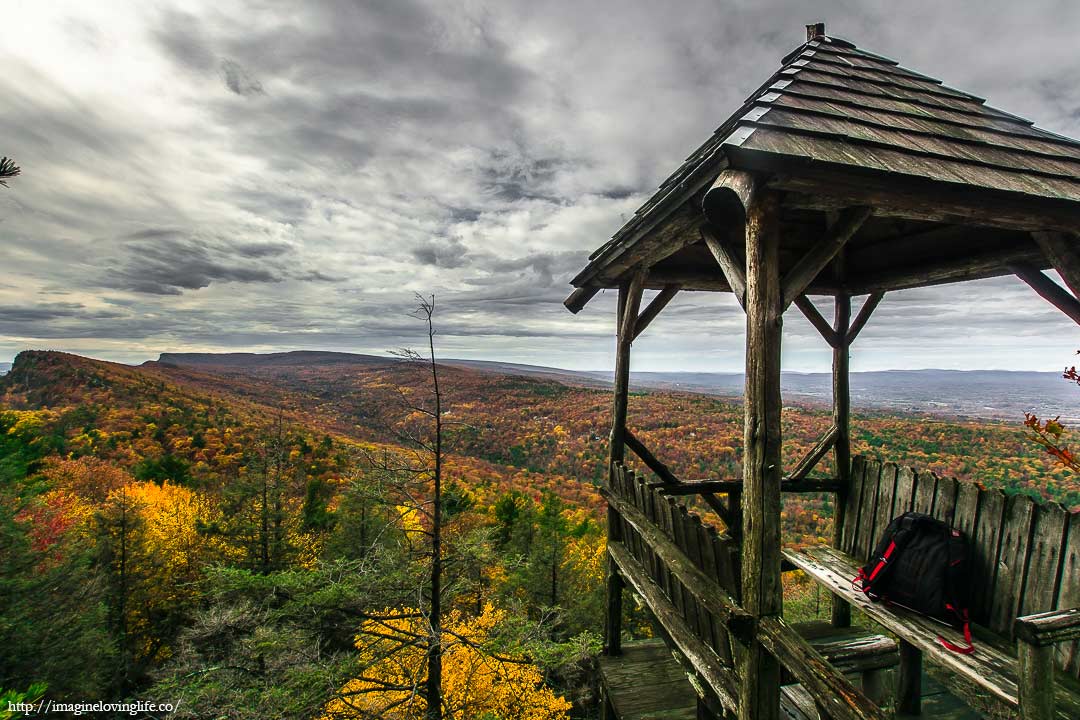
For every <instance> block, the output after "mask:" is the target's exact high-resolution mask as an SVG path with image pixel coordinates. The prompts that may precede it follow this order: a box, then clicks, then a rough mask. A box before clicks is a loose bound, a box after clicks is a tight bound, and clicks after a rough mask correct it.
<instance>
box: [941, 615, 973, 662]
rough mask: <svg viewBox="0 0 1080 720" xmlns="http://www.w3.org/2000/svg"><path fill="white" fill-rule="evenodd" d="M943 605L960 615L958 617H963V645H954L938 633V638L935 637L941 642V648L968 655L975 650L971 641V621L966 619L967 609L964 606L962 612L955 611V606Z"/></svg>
mask: <svg viewBox="0 0 1080 720" xmlns="http://www.w3.org/2000/svg"><path fill="white" fill-rule="evenodd" d="M945 607H946V608H947V609H949V610H952V611H953V612H954V613H956V614H957V615H958V616H960V618H962V619H963V621H964V645H963V646H961V645H955V644H953V643H951V642H949V641H948V640H946V639H945V638H943V637H941V636H940V635H938V638H937V640H938V642H939V643H941V646H942V647H943V648H945V649H946V650H948V651H950V652H954V653H957V654H959V655H970V654H971V653H973V652H975V646H974V645H973V644H972V643H971V622H970V621H969V620H968V611H967V609H966V608H965V609H964V611H963V613H960V612H957V611H956V608H954V607H953V606H952V605H948V604H947V605H945Z"/></svg>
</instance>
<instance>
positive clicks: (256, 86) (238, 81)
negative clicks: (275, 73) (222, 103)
mask: <svg viewBox="0 0 1080 720" xmlns="http://www.w3.org/2000/svg"><path fill="white" fill-rule="evenodd" d="M220 67H221V79H222V80H224V81H225V87H227V88H229V90H231V91H232V92H234V93H236V94H237V95H243V96H247V95H264V94H266V91H265V90H263V86H262V83H261V82H259V81H258V80H256V79H255V78H253V77H251V75H249V74H248V71H247V70H245V69H244V68H242V67H241V66H240V63H238V62H234V61H233V60H229V59H228V58H226V59H223V60H222V61H221V66H220Z"/></svg>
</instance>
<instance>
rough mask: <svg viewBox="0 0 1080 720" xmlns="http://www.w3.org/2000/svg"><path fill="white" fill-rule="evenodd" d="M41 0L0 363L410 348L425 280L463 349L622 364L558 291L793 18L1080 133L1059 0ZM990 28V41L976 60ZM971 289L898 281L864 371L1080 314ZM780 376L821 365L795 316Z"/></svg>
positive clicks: (771, 54)
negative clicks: (672, 0)
mask: <svg viewBox="0 0 1080 720" xmlns="http://www.w3.org/2000/svg"><path fill="white" fill-rule="evenodd" d="M37 5H40V6H41V7H40V8H39V7H37ZM37 5H33V4H31V5H27V6H24V7H20V9H19V10H18V11H16V12H18V13H20V14H25V17H20V22H25V23H26V24H27V25H28V26H32V29H33V30H34V32H33V33H27V36H28V37H29V36H32V37H34V38H35V44H34V45H29V44H11V45H10V47H11V49H10V50H0V62H2V63H3V66H4V68H5V72H4V73H3V75H0V93H2V94H3V96H4V99H5V100H4V107H3V109H2V110H0V138H2V140H0V143H2V144H3V147H0V153H2V154H5V155H11V156H14V157H15V158H16V159H17V160H18V161H19V162H20V164H21V165H22V166H23V168H24V175H23V176H21V177H19V178H18V179H17V182H15V183H13V184H12V188H11V189H10V190H8V191H3V192H0V232H2V233H3V242H2V243H0V359H6V356H9V355H12V354H14V352H16V351H17V350H18V349H20V348H22V347H27V346H40V345H50V346H55V347H61V348H68V349H71V350H75V351H83V352H90V353H92V354H97V355H99V356H104V357H112V358H116V359H120V360H139V359H144V358H145V357H149V356H152V355H154V354H155V353H156V351H158V350H160V349H162V348H165V347H168V348H171V349H183V348H185V347H188V348H193V349H200V350H207V349H213V348H217V347H220V348H227V349H256V350H272V349H289V348H296V347H302V348H326V349H336V350H357V351H368V352H379V351H381V350H382V349H385V348H388V347H399V346H402V345H409V344H411V343H413V342H415V337H416V336H417V335H418V334H419V333H420V330H421V329H420V328H419V327H418V325H417V323H416V321H415V320H414V319H412V318H410V317H409V316H408V310H409V309H410V308H411V306H412V293H413V292H414V291H425V292H435V293H437V294H438V296H439V298H440V308H441V310H440V335H439V337H440V341H441V342H442V343H444V345H443V352H444V353H446V354H453V355H457V356H463V357H490V358H495V359H505V360H515V361H521V362H542V363H548V364H562V365H568V366H575V367H591V368H602V367H609V366H610V364H611V351H612V341H611V338H612V332H613V325H614V293H612V292H606V293H603V294H601V295H600V296H598V297H597V298H596V299H595V300H594V301H593V302H592V304H590V306H589V307H588V308H587V309H586V310H585V311H584V312H583V313H582V314H581V315H580V316H576V317H575V316H571V315H570V314H569V313H567V312H566V311H565V309H564V308H563V307H562V305H561V301H562V299H563V297H565V295H566V293H567V292H568V290H569V288H568V286H567V284H566V283H567V281H568V280H569V278H570V277H571V276H572V275H573V274H574V273H575V272H576V271H577V270H578V269H580V267H581V266H582V265H583V264H584V263H585V262H586V258H587V256H588V253H589V252H591V251H592V250H593V249H595V248H596V247H597V246H599V245H600V244H602V243H603V242H604V241H605V240H606V239H607V238H608V237H610V235H611V234H612V233H613V232H614V231H615V230H616V229H617V228H618V227H619V226H620V225H621V224H622V223H623V222H624V221H625V220H626V219H627V218H629V217H630V216H631V214H632V213H633V212H634V210H635V209H636V208H637V207H638V206H639V205H640V204H641V203H642V202H643V201H644V200H645V199H646V198H647V197H648V196H649V194H650V193H651V192H652V190H653V188H655V187H656V185H657V183H658V182H659V181H661V180H662V179H663V178H664V177H665V176H666V175H667V174H668V173H669V172H670V171H671V170H673V169H674V168H675V167H676V166H678V164H679V163H680V162H681V161H682V160H683V158H685V157H686V155H687V153H688V152H690V151H691V150H692V149H693V148H695V147H696V146H697V145H698V144H699V143H700V142H701V141H702V140H703V139H704V138H706V137H707V136H708V135H709V134H710V133H711V132H712V131H713V130H714V129H715V127H716V126H717V125H718V124H719V123H720V122H721V121H722V120H723V119H724V118H725V117H726V116H727V115H728V114H730V113H731V112H733V111H734V110H736V109H737V108H738V107H739V105H740V103H741V101H742V100H743V98H745V97H746V95H747V94H749V93H750V92H752V91H753V90H754V89H755V88H756V87H757V85H758V84H759V83H760V82H761V81H763V80H764V79H765V78H766V77H767V76H768V75H769V74H770V73H771V72H772V71H773V69H774V68H775V67H777V65H778V62H779V59H780V57H782V56H783V55H784V54H786V53H787V52H788V51H789V50H790V49H792V48H794V47H795V46H797V45H798V44H799V43H800V42H801V40H802V32H803V30H802V27H801V23H802V22H803V21H806V22H809V21H811V20H817V19H822V18H824V19H825V20H826V21H827V22H828V23H829V24H830V25H829V29H830V32H831V33H833V34H836V35H838V36H840V37H847V38H849V39H851V40H853V41H854V42H856V43H857V44H859V45H860V46H864V47H866V48H868V49H871V50H874V51H877V52H880V53H883V54H885V55H889V56H892V57H895V58H898V59H900V60H902V61H904V62H905V64H906V65H908V66H909V67H912V68H914V69H917V70H922V71H924V72H926V73H928V74H931V75H935V76H938V77H942V78H943V79H944V80H945V81H946V82H948V83H949V84H951V85H953V86H956V87H961V88H964V89H966V90H970V91H972V92H975V93H977V94H980V95H982V96H985V97H988V98H989V99H990V101H991V102H992V103H993V104H995V105H997V106H999V107H1002V108H1004V109H1006V110H1010V111H1012V112H1015V113H1017V114H1020V115H1023V116H1026V117H1030V118H1032V119H1034V120H1036V121H1039V122H1040V124H1042V125H1044V126H1047V127H1048V128H1049V129H1051V130H1055V131H1057V132H1060V133H1063V134H1066V135H1072V136H1077V135H1080V90H1078V88H1077V86H1076V85H1075V84H1070V83H1068V82H1065V81H1063V80H1062V79H1061V78H1070V77H1075V76H1076V75H1077V73H1078V72H1080V53H1078V52H1077V49H1076V43H1075V40H1074V38H1073V37H1072V35H1073V31H1074V29H1075V27H1077V26H1078V25H1080V6H1077V5H1076V4H1066V3H1060V2H1054V1H1053V0H1046V2H1043V3H1037V5H1040V7H1032V6H1031V4H1026V5H1022V4H1017V3H1007V2H1004V0H999V1H997V2H993V3H990V4H989V5H988V4H986V3H982V4H980V5H979V9H980V12H977V13H973V12H972V7H973V6H972V5H971V4H970V3H961V4H955V5H951V4H943V3H940V2H934V1H932V0H913V2H910V3H906V4H905V5H904V7H903V8H900V9H898V8H897V7H896V6H895V4H887V3H861V4H858V5H857V6H855V5H852V4H851V3H848V2H846V1H845V0H832V1H831V2H827V3H819V4H817V5H815V6H814V12H815V15H816V17H812V18H810V17H803V15H802V13H805V12H806V5H805V3H802V2H797V1H796V0H766V1H765V2H750V0H732V1H731V2H725V3H722V4H718V3H715V2H713V1H712V0H690V1H688V2H685V3H681V4H680V7H679V12H677V13H673V12H671V11H670V8H667V7H665V6H664V5H663V4H658V3H646V2H620V3H614V2H601V3H586V4H582V3H578V2H570V0H556V1H555V2H550V3H529V2H507V3H498V4H483V3H462V4H454V5H452V6H447V5H446V4H445V3H444V2H438V1H436V0H396V1H395V2H368V1H361V2H355V1H353V0H312V2H305V3H300V4H297V3H291V2H284V1H283V0H282V1H279V0H224V1H223V0H214V1H213V2H210V1H209V0H207V1H206V2H199V1H198V0H196V1H195V2H191V3H184V4H183V5H181V4H179V3H176V4H174V5H173V7H172V8H168V7H166V8H164V9H162V8H160V7H159V6H156V5H155V6H146V7H142V6H140V7H139V8H137V9H136V8H134V6H133V7H131V8H121V9H119V10H110V9H109V8H107V7H105V6H102V5H100V4H97V3H85V4H83V6H75V7H72V8H66V9H62V8H52V7H46V6H50V5H51V4H49V3H39V4H37ZM1002 28H1012V30H1010V31H1009V33H1008V37H1009V42H1008V43H1005V44H1001V43H997V44H995V45H994V52H993V53H989V52H971V53H966V54H963V55H962V56H958V55H957V53H956V48H958V47H969V48H980V47H988V46H987V42H988V39H989V38H998V37H1000V36H1001V33H1002ZM15 40H16V41H17V40H18V38H16V39H15ZM114 48H123V49H124V50H123V52H116V51H115V50H114ZM5 53H7V54H5ZM136 58H138V62H136V61H135V59H136ZM81 68H94V72H93V73H84V72H82V71H80V69H81ZM963 298H964V302H962V303H960V302H957V301H956V295H955V291H954V290H953V289H950V288H927V289H924V290H919V291H911V292H901V293H894V294H890V295H889V296H888V297H887V298H886V301H885V302H884V303H883V304H882V306H881V307H880V308H879V310H878V311H877V313H875V315H874V318H873V320H872V321H871V323H870V324H869V325H868V326H867V328H866V329H865V330H864V331H863V334H862V335H861V336H860V339H859V344H858V346H857V348H856V353H855V357H854V360H853V362H854V363H855V367H856V368H857V369H871V368H875V367H878V368H885V367H927V366H946V367H956V366H969V367H970V366H978V367H1033V368H1034V367H1044V368H1054V367H1057V366H1058V365H1060V364H1061V363H1062V358H1066V357H1071V352H1072V351H1073V350H1074V346H1075V345H1076V340H1075V329H1074V326H1073V325H1072V324H1071V323H1069V321H1067V320H1065V319H1064V318H1062V317H1060V315H1059V314H1058V313H1056V311H1054V310H1053V309H1052V308H1050V307H1049V306H1047V305H1046V303H1044V302H1043V301H1042V300H1041V299H1039V298H1038V297H1036V296H1034V294H1033V293H1031V291H1030V290H1029V289H1028V288H1027V287H1025V286H1023V285H1022V284H1020V283H1018V282H1016V281H1014V280H1008V279H1001V280H994V281H985V282H978V283H972V284H970V285H968V286H966V287H965V288H964V290H963ZM822 309H823V312H827V310H828V303H822ZM743 324H744V319H743V316H742V314H741V311H740V310H739V309H738V307H737V306H736V305H735V303H734V302H733V301H732V300H731V298H730V297H719V296H712V295H707V294H700V293H682V294H680V295H679V296H678V297H677V298H676V299H675V301H674V302H673V303H672V304H671V306H670V309H668V310H666V311H665V313H664V314H663V315H662V316H661V317H660V318H658V319H657V320H656V322H654V323H653V324H652V326H650V328H649V330H648V332H647V333H646V334H645V335H643V336H642V338H641V339H640V340H639V341H638V342H637V343H636V344H635V348H636V350H635V368H636V369H642V370H647V369H660V368H665V367H666V368H670V367H682V368H686V369H701V370H738V369H740V367H741V365H742V359H741V351H740V344H741V342H742V340H741V333H742V327H743ZM913 338H914V339H917V341H918V345H917V346H915V345H914V344H913V343H914V342H915V341H913ZM1018 338H1019V339H1021V342H1018ZM35 344H36V345H35ZM785 361H786V362H787V363H788V364H787V367H789V368H791V369H806V370H816V369H822V368H823V367H827V366H828V363H829V354H828V352H827V351H826V350H825V349H824V348H823V347H822V343H821V341H820V338H818V337H817V335H816V332H815V331H814V330H813V329H812V328H811V327H810V326H809V325H808V324H807V323H805V321H804V320H803V319H802V318H801V316H799V315H798V314H789V315H788V316H787V317H786V318H785Z"/></svg>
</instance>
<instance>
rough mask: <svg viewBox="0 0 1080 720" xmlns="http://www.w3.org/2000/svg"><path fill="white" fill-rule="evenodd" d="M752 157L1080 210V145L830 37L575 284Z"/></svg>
mask: <svg viewBox="0 0 1080 720" xmlns="http://www.w3.org/2000/svg"><path fill="white" fill-rule="evenodd" d="M749 158H756V159H758V160H760V159H762V158H767V159H771V160H774V161H775V162H777V163H784V162H787V163H805V162H807V161H813V162H815V163H822V164H827V165H828V166H833V167H839V168H841V169H843V168H850V169H859V170H872V171H879V172H886V173H893V174H898V175H904V176H909V177H913V178H917V179H924V180H932V181H939V182H946V183H951V184H959V185H960V186H972V187H977V188H980V189H987V190H993V191H1005V192H1010V193H1020V194H1022V195H1027V196H1034V197H1039V198H1048V199H1052V200H1059V201H1060V200H1064V201H1073V202H1080V142H1077V141H1076V140H1072V139H1070V138H1066V137H1063V136H1060V135H1057V134H1054V133H1052V132H1048V131H1046V130H1042V129H1039V128H1037V127H1035V126H1034V125H1033V124H1032V123H1031V122H1030V121H1028V120H1025V119H1023V118H1020V117H1017V116H1016V115H1012V114H1010V113H1007V112H1003V111H1001V110H998V109H995V108H993V107H990V106H988V105H986V103H985V101H984V100H983V98H980V97H976V96H975V95H971V94H969V93H966V92H962V91H960V90H956V89H953V88H950V87H948V86H946V85H943V84H942V82H941V81H940V80H937V79H934V78H931V77H928V76H926V75H922V74H920V73H917V72H914V71H912V70H908V69H906V68H903V67H901V66H900V65H899V64H898V63H897V62H895V61H893V60H890V59H888V58H885V57H882V56H880V55H876V54H874V53H870V52H867V51H865V50H861V49H859V48H857V47H856V46H854V45H853V44H851V43H849V42H847V41H845V40H840V39H838V38H831V37H827V36H824V35H821V36H818V37H816V38H814V39H812V40H810V41H808V42H807V43H805V44H804V45H802V46H801V47H799V48H797V49H796V50H795V51H793V52H792V53H791V54H789V55H788V56H787V57H785V58H784V59H783V60H782V61H781V68H780V69H779V70H778V71H777V72H776V73H775V74H774V75H773V76H772V77H771V78H770V79H769V80H768V81H767V82H766V83H765V84H764V85H762V86H761V87H760V88H759V89H758V90H757V91H756V92H754V94H753V95H751V96H750V97H749V98H748V99H747V100H746V102H745V103H744V105H743V106H742V108H740V109H739V111H738V112H736V113H735V114H734V115H732V116H731V117H730V118H728V119H727V120H726V121H725V122H724V124H723V125H721V126H720V127H719V128H718V129H717V131H716V133H715V134H714V135H713V136H712V137H711V138H709V140H708V141H707V142H705V143H704V144H703V145H702V146H701V147H700V148H698V150H696V151H695V152H694V153H693V154H691V155H690V157H688V158H687V160H686V162H684V163H683V165H682V166H681V167H680V168H679V169H678V170H676V171H675V173H673V174H672V175H671V176H670V177H669V178H668V179H667V180H665V181H664V182H663V183H662V184H661V185H660V188H659V189H658V190H657V192H656V193H655V194H654V195H653V196H652V198H650V199H649V201H648V202H646V203H645V204H644V205H643V206H642V207H641V208H640V209H639V210H638V211H637V213H636V214H635V215H634V217H633V218H631V220H630V221H629V222H627V223H626V225H624V226H623V227H622V228H621V229H620V230H619V231H618V232H617V233H616V234H615V236H614V237H613V238H612V239H611V240H610V241H609V242H608V243H607V244H605V245H604V246H602V247H601V248H600V249H598V250H597V251H596V252H594V253H593V254H592V255H591V256H590V258H589V259H590V260H592V261H594V262H592V263H590V266H589V267H588V268H586V269H585V271H583V272H582V273H581V274H579V275H578V277H577V278H575V279H574V282H573V284H574V285H578V286H580V285H581V284H583V283H584V282H587V281H588V278H589V277H590V276H591V275H592V274H593V272H594V271H595V270H596V269H597V267H598V266H599V265H602V264H603V261H604V259H605V256H610V255H613V254H614V255H617V254H619V251H620V250H621V249H624V248H625V247H627V246H629V245H632V244H633V243H634V242H635V241H636V239H637V238H638V237H640V236H641V234H642V233H644V232H646V231H647V230H648V229H649V227H650V226H652V225H653V224H654V223H655V222H656V221H657V220H660V219H662V218H663V217H664V216H666V215H667V214H668V212H670V211H671V210H674V209H675V208H677V207H678V206H680V205H681V204H682V203H684V202H685V201H686V200H687V199H689V197H690V196H691V195H692V194H693V193H695V192H696V191H698V190H700V189H701V188H702V187H703V186H704V185H705V184H707V183H709V182H710V181H711V180H712V179H713V178H715V177H716V175H717V174H718V173H719V171H720V170H722V169H723V168H724V167H725V166H726V165H728V164H732V165H736V166H738V165H740V164H743V161H744V160H746V159H749Z"/></svg>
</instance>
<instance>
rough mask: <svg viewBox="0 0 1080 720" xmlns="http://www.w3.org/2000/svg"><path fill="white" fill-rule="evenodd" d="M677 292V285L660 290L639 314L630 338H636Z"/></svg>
mask: <svg viewBox="0 0 1080 720" xmlns="http://www.w3.org/2000/svg"><path fill="white" fill-rule="evenodd" d="M678 293H679V286H678V285H668V286H666V287H665V288H664V289H663V290H661V291H660V294H658V295H657V296H656V297H654V298H653V299H652V302H650V303H649V305H648V307H646V308H645V309H644V310H643V311H642V312H641V315H639V316H638V319H637V322H636V323H634V337H633V338H632V340H637V338H638V335H640V334H641V333H643V332H645V328H647V327H649V323H651V322H652V321H653V320H655V319H656V316H657V315H659V314H660V311H661V310H663V309H664V308H666V307H667V304H668V303H669V302H671V300H672V298H674V297H675V296H676V295H677V294H678Z"/></svg>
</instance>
